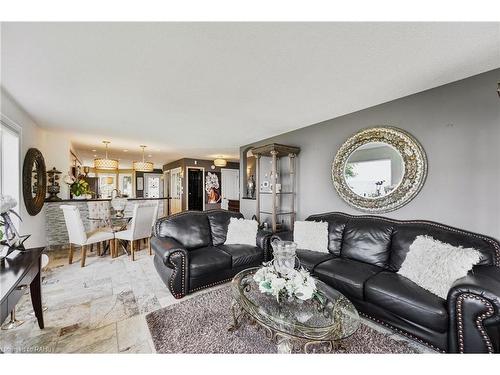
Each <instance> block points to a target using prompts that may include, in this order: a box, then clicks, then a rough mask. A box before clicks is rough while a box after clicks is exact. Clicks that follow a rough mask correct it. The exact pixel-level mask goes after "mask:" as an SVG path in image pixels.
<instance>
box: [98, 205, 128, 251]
mask: <svg viewBox="0 0 500 375" xmlns="http://www.w3.org/2000/svg"><path fill="white" fill-rule="evenodd" d="M88 219H89V220H90V221H97V222H100V223H102V224H103V225H102V226H101V227H100V228H99V229H106V230H110V231H111V232H113V233H116V232H120V231H122V230H126V229H127V225H128V223H129V222H130V220H132V216H116V215H111V216H109V217H107V218H97V217H88ZM118 242H119V244H120V246H121V247H122V249H123V251H125V253H126V254H127V255H129V252H128V250H127V246H125V245H124V244H123V242H122V241H118ZM109 249H110V245H109V244H108V245H106V247H105V248H104V251H103V252H102V254H101V256H105V255H106V254H107V253H108V252H109Z"/></svg>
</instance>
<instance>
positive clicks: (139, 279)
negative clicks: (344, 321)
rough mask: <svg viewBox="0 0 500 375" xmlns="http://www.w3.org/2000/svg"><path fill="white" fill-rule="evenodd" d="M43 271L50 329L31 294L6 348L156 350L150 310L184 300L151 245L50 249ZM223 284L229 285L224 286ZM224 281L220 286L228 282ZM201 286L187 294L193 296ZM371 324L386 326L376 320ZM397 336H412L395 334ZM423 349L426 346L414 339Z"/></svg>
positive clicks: (3, 338)
mask: <svg viewBox="0 0 500 375" xmlns="http://www.w3.org/2000/svg"><path fill="white" fill-rule="evenodd" d="M48 255H49V258H50V261H49V265H48V266H47V267H46V268H45V269H44V270H43V285H42V290H43V300H44V305H46V306H47V307H48V309H47V310H46V311H45V312H44V320H45V329H43V330H40V329H39V328H38V324H37V322H36V319H35V318H34V316H33V314H32V306H31V300H30V297H29V294H26V295H24V296H23V298H22V299H21V301H20V302H19V304H18V305H17V310H16V311H17V318H18V319H20V320H24V321H25V323H24V324H23V325H21V326H19V327H18V328H15V329H13V330H10V331H0V350H2V351H3V352H5V353H12V352H15V353H19V352H24V353H38V352H41V353H154V351H155V350H154V346H153V343H152V341H151V336H150V334H149V330H148V327H147V324H146V319H145V315H146V314H147V313H148V312H151V311H154V310H156V309H159V308H161V307H164V306H168V305H171V304H173V303H177V302H179V301H178V300H176V299H175V298H174V297H173V296H172V294H171V293H170V292H169V291H168V289H167V288H166V287H165V285H164V284H163V282H162V281H161V279H160V278H159V276H158V274H157V272H156V270H155V268H154V266H153V258H152V256H150V255H149V254H148V252H147V250H141V251H139V252H138V253H136V256H137V258H136V261H135V262H132V261H131V259H130V258H129V257H127V256H126V255H121V256H120V257H118V258H115V259H111V257H110V256H109V255H108V256H104V257H98V256H97V255H96V254H95V252H94V253H90V254H89V255H87V263H86V266H85V267H84V268H81V267H80V263H79V262H78V260H79V253H78V251H77V252H76V253H75V262H74V263H73V264H72V265H69V264H68V261H67V250H66V249H62V250H57V251H51V252H49V253H48ZM222 286H223V285H222ZM222 286H219V287H222ZM207 291H208V290H204V291H200V292H197V293H194V294H193V295H190V296H188V297H185V298H184V299H183V300H186V299H187V298H192V297H194V296H196V295H198V294H200V293H206V292H207ZM365 322H366V324H368V325H370V326H371V327H373V328H375V329H378V330H380V331H384V332H386V330H384V329H383V328H381V327H380V326H378V325H375V324H373V323H371V322H368V321H365ZM392 336H393V338H395V339H398V340H404V341H407V340H406V339H405V338H403V337H402V336H399V335H396V334H393V335H392ZM409 342H410V343H411V344H412V345H413V346H415V347H416V348H417V349H418V350H419V351H422V352H429V350H428V349H426V348H425V347H423V346H421V345H418V344H416V343H414V342H412V341H409Z"/></svg>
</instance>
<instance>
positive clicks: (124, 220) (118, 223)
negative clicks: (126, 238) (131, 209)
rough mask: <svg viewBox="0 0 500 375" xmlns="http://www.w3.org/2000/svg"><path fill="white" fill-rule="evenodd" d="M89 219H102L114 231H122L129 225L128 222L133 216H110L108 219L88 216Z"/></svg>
mask: <svg viewBox="0 0 500 375" xmlns="http://www.w3.org/2000/svg"><path fill="white" fill-rule="evenodd" d="M88 219H89V220H90V221H101V222H102V223H104V224H105V225H106V226H107V227H109V228H110V229H111V230H112V231H114V232H118V231H121V230H123V229H124V228H126V227H127V224H128V222H129V221H130V220H131V219H132V217H131V216H124V217H118V216H110V217H108V218H106V219H102V218H94V217H88Z"/></svg>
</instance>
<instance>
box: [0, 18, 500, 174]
mask: <svg viewBox="0 0 500 375" xmlns="http://www.w3.org/2000/svg"><path fill="white" fill-rule="evenodd" d="M499 25H500V23H3V24H2V30H1V31H2V35H1V37H2V40H1V41H2V45H1V59H2V61H1V63H2V64H1V65H2V66H1V78H2V85H3V87H4V89H5V90H6V91H7V92H8V93H9V94H10V95H11V96H12V97H13V98H14V99H15V100H16V101H17V102H18V103H19V104H20V105H21V106H22V107H23V108H24V109H25V110H26V111H27V112H28V113H30V114H31V116H32V117H33V118H34V119H35V120H36V121H37V122H38V123H39V125H41V126H43V127H46V128H50V129H62V130H64V131H67V132H70V134H71V137H72V140H73V143H74V144H75V147H76V148H77V149H78V150H81V151H82V152H86V153H87V155H89V157H92V151H90V150H91V149H97V148H96V147H97V146H99V144H100V142H101V141H102V140H103V139H108V140H110V141H112V142H113V143H112V144H111V147H112V148H114V149H115V150H116V154H117V155H118V154H119V153H120V152H122V151H121V150H123V149H130V150H133V149H134V148H135V149H136V150H138V151H139V145H140V144H146V145H148V146H149V148H148V150H149V151H151V152H152V153H153V154H154V156H153V158H154V159H155V161H156V160H158V161H159V162H160V164H161V163H162V162H168V161H172V160H175V159H177V158H180V157H194V158H214V157H216V156H218V155H222V156H224V157H226V158H230V159H238V147H239V146H241V145H244V144H248V143H251V142H253V141H257V140H260V139H263V138H266V137H270V136H273V135H277V134H280V133H283V132H287V131H290V130H293V129H297V128H301V127H304V126H307V125H311V124H314V123H317V122H320V121H323V120H327V119H330V118H333V117H337V116H340V115H343V114H347V113H350V112H353V111H357V110H360V109H363V108H367V107H370V106H373V105H376V104H380V103H383V102H386V101H390V100H393V99H396V98H399V97H403V96H406V95H409V94H413V93H416V92H419V91H423V90H426V89H429V88H432V87H436V86H439V85H442V84H446V83H449V82H452V81H456V80H459V79H462V78H465V77H468V76H471V75H475V74H478V73H481V72H484V71H488V70H491V69H494V68H498V67H500V26H499ZM158 150H159V151H158ZM115 157H118V156H115Z"/></svg>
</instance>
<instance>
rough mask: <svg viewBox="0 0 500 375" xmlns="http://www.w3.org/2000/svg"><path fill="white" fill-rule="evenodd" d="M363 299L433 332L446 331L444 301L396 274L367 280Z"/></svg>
mask: <svg viewBox="0 0 500 375" xmlns="http://www.w3.org/2000/svg"><path fill="white" fill-rule="evenodd" d="M365 299H366V301H368V302H371V303H373V304H374V305H377V306H380V307H383V308H384V309H385V310H387V311H390V312H392V313H393V314H395V315H397V316H399V317H401V318H403V319H408V320H410V321H412V322H415V323H418V324H420V325H422V326H424V327H427V328H430V329H432V330H434V331H438V332H446V331H447V330H448V313H447V312H446V301H445V300H444V299H442V298H440V297H438V296H436V295H434V294H432V293H431V292H429V291H427V290H425V289H424V288H421V287H420V286H418V285H417V284H415V283H414V282H413V281H411V280H409V279H407V278H406V277H403V276H400V275H398V274H397V273H393V272H387V271H384V272H381V273H379V274H378V275H376V276H373V277H372V278H370V279H369V280H368V281H367V282H366V285H365Z"/></svg>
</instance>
